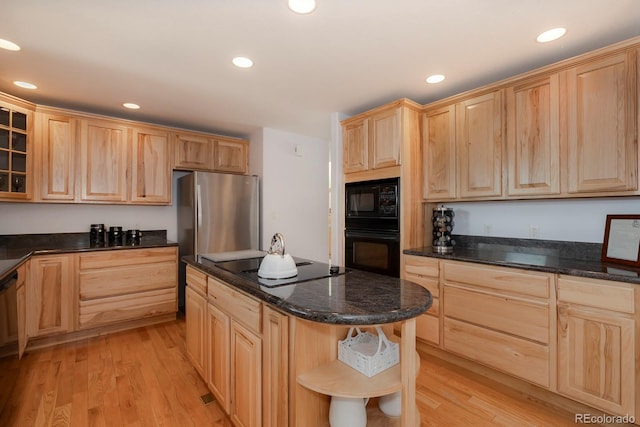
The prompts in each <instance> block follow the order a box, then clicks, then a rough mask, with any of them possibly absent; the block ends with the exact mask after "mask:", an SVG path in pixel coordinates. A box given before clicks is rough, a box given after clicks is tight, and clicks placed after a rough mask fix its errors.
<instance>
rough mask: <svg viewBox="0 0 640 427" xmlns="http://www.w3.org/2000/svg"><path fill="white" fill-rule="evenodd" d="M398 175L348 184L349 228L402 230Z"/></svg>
mask: <svg viewBox="0 0 640 427" xmlns="http://www.w3.org/2000/svg"><path fill="white" fill-rule="evenodd" d="M399 190H400V184H399V180H398V178H390V179H380V180H375V181H363V182H352V183H348V184H345V228H347V229H374V230H399V229H400V220H399V217H400V215H399V212H400V192H399Z"/></svg>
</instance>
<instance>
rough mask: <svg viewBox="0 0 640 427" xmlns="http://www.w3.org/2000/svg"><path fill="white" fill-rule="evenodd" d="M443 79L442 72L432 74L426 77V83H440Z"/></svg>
mask: <svg viewBox="0 0 640 427" xmlns="http://www.w3.org/2000/svg"><path fill="white" fill-rule="evenodd" d="M443 80H444V76H443V75H442V74H434V75H432V76H429V77H427V83H440V82H441V81H443Z"/></svg>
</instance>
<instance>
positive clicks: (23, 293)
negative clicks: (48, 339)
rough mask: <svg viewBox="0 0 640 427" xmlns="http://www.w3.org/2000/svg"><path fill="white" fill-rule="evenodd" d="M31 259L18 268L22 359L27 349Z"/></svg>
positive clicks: (19, 332) (17, 286)
mask: <svg viewBox="0 0 640 427" xmlns="http://www.w3.org/2000/svg"><path fill="white" fill-rule="evenodd" d="M30 265H31V261H27V262H26V263H25V264H22V265H21V266H20V267H19V268H18V283H17V284H16V300H17V301H16V302H17V305H18V308H17V312H18V358H19V359H22V355H23V354H24V351H25V350H26V349H27V344H28V342H29V341H28V336H27V286H26V283H27V271H28V270H29V266H30Z"/></svg>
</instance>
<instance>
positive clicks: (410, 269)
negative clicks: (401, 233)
mask: <svg viewBox="0 0 640 427" xmlns="http://www.w3.org/2000/svg"><path fill="white" fill-rule="evenodd" d="M402 262H403V266H404V267H403V269H402V272H403V273H402V274H403V275H402V278H403V279H405V280H409V281H411V282H414V283H417V284H419V285H420V286H422V287H424V288H426V289H427V290H428V291H429V292H431V296H432V297H433V303H432V304H431V308H429V310H427V312H426V313H424V314H422V315H420V316H418V317H417V318H416V337H418V338H420V339H422V340H424V341H427V342H429V343H432V344H435V345H440V320H439V318H440V281H439V274H440V266H439V261H438V260H437V259H435V258H427V257H421V256H415V255H403V261H402Z"/></svg>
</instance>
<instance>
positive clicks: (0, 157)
mask: <svg viewBox="0 0 640 427" xmlns="http://www.w3.org/2000/svg"><path fill="white" fill-rule="evenodd" d="M14 101H15V102H14ZM33 128H34V126H33V108H32V106H30V105H28V104H27V103H24V102H22V101H20V100H18V99H14V98H13V97H9V96H3V95H2V94H0V200H29V199H31V197H32V187H33V172H32V162H33V160H32V157H33V148H32V145H33Z"/></svg>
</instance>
